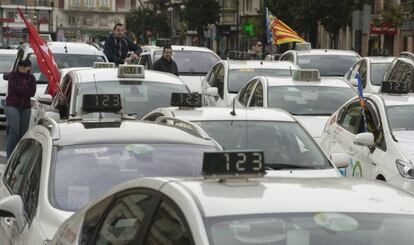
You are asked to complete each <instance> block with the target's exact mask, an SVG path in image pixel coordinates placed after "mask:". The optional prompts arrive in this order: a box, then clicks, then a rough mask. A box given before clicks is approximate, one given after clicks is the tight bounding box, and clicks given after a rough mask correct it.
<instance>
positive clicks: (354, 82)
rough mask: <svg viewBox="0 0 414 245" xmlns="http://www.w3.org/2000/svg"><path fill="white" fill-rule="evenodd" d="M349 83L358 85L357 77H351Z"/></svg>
mask: <svg viewBox="0 0 414 245" xmlns="http://www.w3.org/2000/svg"><path fill="white" fill-rule="evenodd" d="M349 83H350V84H351V85H352V86H354V87H358V79H356V78H355V77H353V78H351V79H350V80H349Z"/></svg>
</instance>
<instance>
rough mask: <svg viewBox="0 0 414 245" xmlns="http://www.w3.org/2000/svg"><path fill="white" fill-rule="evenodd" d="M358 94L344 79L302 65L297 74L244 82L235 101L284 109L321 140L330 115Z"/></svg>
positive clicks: (240, 105) (238, 103)
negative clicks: (322, 76) (306, 68)
mask: <svg viewBox="0 0 414 245" xmlns="http://www.w3.org/2000/svg"><path fill="white" fill-rule="evenodd" d="M355 95H356V91H355V89H354V88H353V87H352V86H351V85H350V84H348V83H346V82H344V81H343V80H341V79H336V80H332V79H329V81H326V80H325V79H324V78H320V77H319V72H318V70H305V69H303V70H299V71H297V72H296V73H295V75H294V77H262V76H258V77H255V78H253V79H251V80H250V81H249V82H248V83H246V84H245V85H244V86H243V88H242V89H241V90H240V92H239V94H238V95H237V97H236V101H235V103H236V105H237V106H238V107H270V108H281V109H284V110H286V111H288V112H289V113H291V114H292V115H293V116H294V117H295V118H296V119H297V120H298V121H300V122H301V123H302V124H303V125H304V126H305V128H306V129H308V131H309V132H310V133H311V135H312V137H314V138H315V139H316V141H319V138H320V136H321V134H322V131H323V128H324V126H325V123H326V120H327V119H328V118H329V116H330V115H332V113H334V112H335V111H336V110H337V109H338V108H339V107H340V106H341V105H343V104H344V103H345V102H346V101H348V100H349V99H351V98H352V97H354V96H355Z"/></svg>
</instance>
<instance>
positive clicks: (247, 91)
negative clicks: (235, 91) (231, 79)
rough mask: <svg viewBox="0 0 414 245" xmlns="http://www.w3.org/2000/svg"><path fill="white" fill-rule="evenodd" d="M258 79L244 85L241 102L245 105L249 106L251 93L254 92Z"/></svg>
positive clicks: (240, 94)
mask: <svg viewBox="0 0 414 245" xmlns="http://www.w3.org/2000/svg"><path fill="white" fill-rule="evenodd" d="M256 83H257V80H254V81H251V82H250V83H249V84H247V85H246V86H244V87H243V89H242V90H241V91H240V93H239V99H238V101H239V103H240V104H242V105H243V106H247V102H249V99H250V95H251V94H252V91H253V89H254V88H255V86H256Z"/></svg>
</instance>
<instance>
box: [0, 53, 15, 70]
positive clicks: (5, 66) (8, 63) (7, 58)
mask: <svg viewBox="0 0 414 245" xmlns="http://www.w3.org/2000/svg"><path fill="white" fill-rule="evenodd" d="M0 57H1V58H0V73H5V72H10V71H11V69H12V68H13V63H14V61H15V60H16V55H14V54H0Z"/></svg>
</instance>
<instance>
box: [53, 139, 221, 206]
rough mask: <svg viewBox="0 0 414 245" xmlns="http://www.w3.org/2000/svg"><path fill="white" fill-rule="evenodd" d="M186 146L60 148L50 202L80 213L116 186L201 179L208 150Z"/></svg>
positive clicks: (144, 145) (125, 145)
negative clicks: (159, 179)
mask: <svg viewBox="0 0 414 245" xmlns="http://www.w3.org/2000/svg"><path fill="white" fill-rule="evenodd" d="M214 150H216V148H215V147H211V146H199V145H186V144H145V143H143V144H139V143H135V144H134V143H131V144H116V145H110V144H99V145H77V146H65V147H62V148H59V149H56V154H55V155H56V156H57V157H56V159H55V160H54V161H53V170H52V171H53V173H52V176H53V178H52V180H51V193H50V200H51V201H52V203H54V205H55V206H56V207H58V208H59V209H63V210H71V211H76V210H77V209H78V208H80V207H82V206H83V205H85V204H86V203H88V202H89V201H91V200H93V199H95V198H96V197H97V196H98V195H100V194H102V193H103V192H105V191H107V190H109V189H110V188H111V187H113V186H114V185H116V184H119V183H121V182H124V181H127V180H130V179H134V178H138V177H154V176H199V175H200V173H201V166H202V160H203V153H204V152H205V151H214Z"/></svg>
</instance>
